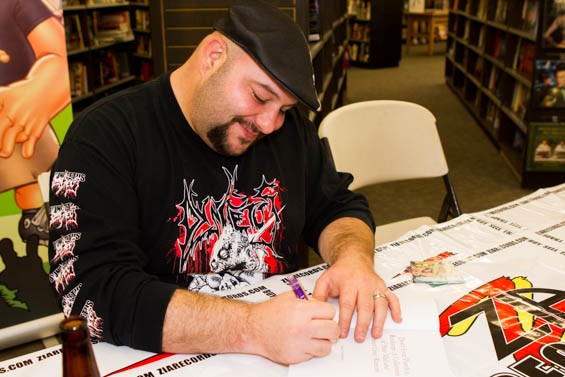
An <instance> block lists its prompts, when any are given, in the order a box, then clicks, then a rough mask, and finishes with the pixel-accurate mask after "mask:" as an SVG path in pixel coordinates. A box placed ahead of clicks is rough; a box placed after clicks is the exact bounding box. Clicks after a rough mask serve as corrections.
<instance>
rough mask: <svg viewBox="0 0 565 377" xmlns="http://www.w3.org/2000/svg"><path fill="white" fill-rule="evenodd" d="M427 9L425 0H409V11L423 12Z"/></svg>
mask: <svg viewBox="0 0 565 377" xmlns="http://www.w3.org/2000/svg"><path fill="white" fill-rule="evenodd" d="M424 9H426V1H425V0H409V1H408V12H423V11H424Z"/></svg>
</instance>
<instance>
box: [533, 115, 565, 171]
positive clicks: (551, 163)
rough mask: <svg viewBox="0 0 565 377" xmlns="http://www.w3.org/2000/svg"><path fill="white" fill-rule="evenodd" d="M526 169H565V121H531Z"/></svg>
mask: <svg viewBox="0 0 565 377" xmlns="http://www.w3.org/2000/svg"><path fill="white" fill-rule="evenodd" d="M529 132H530V136H529V137H528V140H529V145H528V155H527V160H526V170H529V171H563V169H565V123H530V131H529Z"/></svg>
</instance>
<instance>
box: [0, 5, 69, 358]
mask: <svg viewBox="0 0 565 377" xmlns="http://www.w3.org/2000/svg"><path fill="white" fill-rule="evenodd" d="M0 30H2V33H0V349H2V348H7V347H9V346H11V345H15V344H17V343H23V342H25V341H29V340H32V339H33V338H36V337H39V336H48V335H52V334H53V333H54V331H56V329H51V330H50V329H49V327H51V328H53V325H52V324H51V325H50V324H46V323H45V321H43V322H42V320H44V319H48V318H50V319H51V321H53V319H54V318H55V319H60V316H59V315H60V309H59V307H58V305H57V303H56V300H55V295H54V292H53V288H52V287H51V284H50V282H49V276H48V270H49V267H48V266H49V261H48V256H47V242H48V230H49V227H48V214H47V211H46V206H45V205H44V202H45V201H46V200H47V199H46V198H44V196H45V195H42V193H41V190H40V184H39V182H38V179H39V177H40V176H41V175H42V174H43V173H48V172H49V170H50V168H51V166H52V164H53V162H54V161H55V159H56V157H57V153H58V150H59V144H60V141H61V140H62V138H63V136H64V134H65V132H66V130H67V129H68V127H69V125H70V122H71V120H72V109H71V97H70V90H69V80H68V70H67V53H66V46H65V30H64V25H63V16H62V8H61V4H60V1H59V0H2V1H1V2H0ZM42 177H45V174H43V176H42ZM43 181H44V182H46V184H47V185H48V179H47V180H45V179H43ZM29 324H33V326H34V327H33V326H32V327H31V328H30V327H26V325H29ZM22 326H23V327H22ZM50 331H53V332H52V333H51V334H50Z"/></svg>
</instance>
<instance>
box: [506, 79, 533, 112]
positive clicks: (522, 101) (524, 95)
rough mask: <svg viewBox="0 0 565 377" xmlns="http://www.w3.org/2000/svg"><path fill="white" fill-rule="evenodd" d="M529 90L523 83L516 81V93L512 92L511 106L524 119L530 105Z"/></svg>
mask: <svg viewBox="0 0 565 377" xmlns="http://www.w3.org/2000/svg"><path fill="white" fill-rule="evenodd" d="M528 100H529V90H528V88H526V87H525V86H524V85H522V84H521V83H516V85H515V86H514V93H513V94H512V103H511V105H510V108H511V109H512V111H513V112H514V113H515V114H516V115H517V116H518V118H520V119H521V120H524V117H525V114H526V109H527V107H528Z"/></svg>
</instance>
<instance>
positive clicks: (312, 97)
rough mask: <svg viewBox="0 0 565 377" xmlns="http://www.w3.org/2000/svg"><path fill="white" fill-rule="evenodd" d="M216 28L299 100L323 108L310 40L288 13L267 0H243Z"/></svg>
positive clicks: (310, 105) (316, 108)
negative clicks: (315, 77) (315, 80)
mask: <svg viewBox="0 0 565 377" xmlns="http://www.w3.org/2000/svg"><path fill="white" fill-rule="evenodd" d="M214 29H216V30H218V31H219V32H221V33H222V34H223V35H225V36H226V37H228V38H229V39H230V40H232V41H233V42H234V43H236V44H237V45H239V46H240V47H241V48H242V49H243V50H245V51H246V52H247V53H248V54H249V55H250V56H251V57H252V58H253V60H255V62H257V64H259V65H260V66H261V67H262V68H263V69H264V70H265V71H267V73H268V74H269V75H271V76H272V77H273V78H274V79H275V80H276V81H277V82H278V83H279V84H280V85H281V86H282V87H283V88H285V89H286V90H287V91H289V92H290V93H291V94H292V95H293V96H294V97H296V99H297V100H299V101H300V102H302V103H303V104H305V105H306V106H308V107H309V108H310V109H312V110H314V111H318V110H319V109H320V107H321V105H320V101H319V99H318V93H317V91H316V85H315V83H314V68H313V67H312V57H311V55H310V48H309V47H308V42H307V41H306V38H305V37H304V34H303V33H302V31H301V30H300V28H299V27H298V25H296V23H294V21H293V20H292V18H290V17H289V16H288V15H287V14H285V13H283V12H282V11H281V10H279V9H278V8H276V7H274V6H273V5H271V4H268V3H266V2H264V1H260V0H240V1H236V2H234V4H233V5H232V6H231V7H230V9H229V10H228V13H227V15H226V16H225V17H222V18H221V19H220V20H218V21H217V22H216V23H215V25H214Z"/></svg>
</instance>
